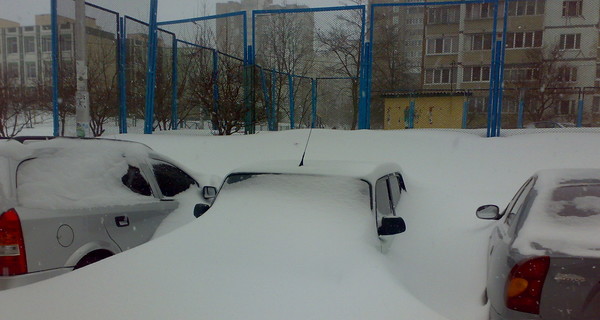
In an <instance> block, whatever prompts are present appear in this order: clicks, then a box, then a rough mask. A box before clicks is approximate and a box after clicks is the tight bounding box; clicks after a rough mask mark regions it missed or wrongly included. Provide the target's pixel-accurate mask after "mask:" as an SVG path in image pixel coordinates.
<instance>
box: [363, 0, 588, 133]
mask: <svg viewBox="0 0 600 320" xmlns="http://www.w3.org/2000/svg"><path fill="white" fill-rule="evenodd" d="M399 1H401V2H413V1H410V0H405V1H402V0H399ZM419 2H423V1H419ZM426 2H432V1H426ZM388 3H389V1H388ZM417 8H420V9H422V11H421V12H422V15H421V17H422V19H421V20H419V21H418V22H421V23H422V24H421V25H420V28H421V29H422V43H421V44H422V46H421V47H420V48H419V49H421V52H422V56H421V63H420V64H419V65H420V67H421V74H422V78H421V81H420V83H419V87H420V88H421V89H423V90H443V91H453V90H469V91H472V92H474V95H473V97H472V98H471V99H470V104H471V106H470V109H471V110H472V111H473V112H479V113H485V112H487V105H488V101H487V93H486V90H488V89H489V80H490V65H491V62H492V56H491V54H492V48H493V46H494V45H495V43H496V41H497V40H500V39H501V38H500V36H501V31H502V28H503V24H502V20H503V17H504V1H500V3H499V8H500V10H499V15H498V24H497V32H498V33H497V34H493V29H494V25H493V14H494V10H493V4H492V3H469V4H465V3H460V4H459V3H457V4H456V5H452V4H447V5H431V6H419V7H412V6H410V7H406V6H402V7H393V9H391V10H389V9H388V10H386V11H387V12H388V17H385V18H382V19H379V21H377V20H376V21H375V23H376V25H377V24H378V23H379V24H381V25H400V26H401V28H402V29H403V30H411V29H412V28H415V27H416V26H415V25H412V24H411V22H413V21H414V20H412V19H410V18H407V19H402V17H403V15H404V16H406V17H408V16H409V12H416V9H417ZM395 12H398V13H397V14H394V13H395ZM376 19H377V16H376ZM415 23H416V21H415ZM599 25H600V2H598V1H590V0H520V1H510V2H509V6H508V25H507V38H506V43H505V48H506V56H505V69H504V72H505V73H504V80H505V81H504V87H505V89H506V90H505V96H506V97H508V98H507V99H505V101H504V103H503V109H502V110H503V113H506V114H515V113H517V108H518V99H517V98H515V97H516V96H519V95H526V94H527V91H526V89H525V88H527V87H529V86H532V88H527V89H533V90H535V89H537V90H544V89H545V88H535V86H536V85H538V86H540V87H543V86H548V87H564V88H567V87H569V88H571V87H576V88H584V87H588V88H591V87H596V86H598V84H600V81H599V80H600V70H599V68H598V66H600V64H599V63H600V55H599V52H598V51H599V49H598V45H599ZM405 34H410V31H408V32H406V33H405ZM405 37H406V36H405ZM374 40H375V41H374V46H377V45H378V43H377V41H376V40H377V38H375V39H374ZM407 40H408V41H407ZM398 42H405V43H406V45H405V48H404V49H403V53H404V56H405V58H406V60H407V61H415V62H416V61H417V59H415V58H414V57H413V55H414V54H412V53H411V51H414V52H415V54H416V52H417V51H418V49H417V48H415V45H416V44H417V43H418V42H417V37H415V38H414V41H410V40H409V38H401V39H399V40H398ZM409 44H410V45H409ZM374 58H377V57H376V56H375V57H374ZM410 59H414V60H410ZM376 63H377V62H376V61H375V64H376ZM551 64H553V66H552V67H553V68H556V69H557V70H560V72H558V73H557V74H556V75H553V77H554V78H555V80H554V81H546V83H545V84H544V85H540V83H539V81H538V82H537V83H536V81H535V79H536V78H539V72H541V71H540V69H543V68H540V66H544V67H550V65H551ZM398 89H402V88H398ZM513 91H515V92H513ZM516 91H520V92H516ZM530 91H531V90H530ZM596 93H600V92H598V91H596V92H594V90H585V91H584V90H583V89H581V90H579V89H577V90H564V92H563V93H561V94H560V97H558V98H556V101H554V102H553V104H554V105H553V106H552V110H550V111H549V112H547V114H552V115H553V116H555V117H558V118H561V119H564V120H565V121H573V115H574V114H576V113H577V111H578V110H577V108H578V107H579V102H580V101H584V107H585V110H584V118H585V119H584V121H588V122H594V121H596V120H595V119H599V118H600V117H599V116H600V115H599V114H598V112H599V111H600V97H599V95H598V94H596ZM557 96H558V95H557Z"/></svg>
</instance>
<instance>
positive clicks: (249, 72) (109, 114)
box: [0, 0, 600, 135]
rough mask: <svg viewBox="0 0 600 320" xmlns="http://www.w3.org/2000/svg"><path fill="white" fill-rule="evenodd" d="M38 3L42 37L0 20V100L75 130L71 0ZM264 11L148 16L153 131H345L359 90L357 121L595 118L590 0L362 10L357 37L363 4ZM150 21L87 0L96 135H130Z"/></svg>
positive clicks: (142, 108)
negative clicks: (163, 19)
mask: <svg viewBox="0 0 600 320" xmlns="http://www.w3.org/2000/svg"><path fill="white" fill-rule="evenodd" d="M51 3H52V4H55V5H56V25H55V27H56V29H55V31H56V33H55V34H54V35H53V33H52V31H53V30H52V29H53V27H52V19H51V18H52V16H50V15H44V14H41V15H38V16H36V17H35V19H32V20H35V22H31V23H29V25H30V26H27V25H26V24H23V25H21V24H19V22H15V23H12V22H10V21H8V22H6V23H4V24H5V25H3V26H0V44H1V45H2V48H3V52H4V54H3V55H2V56H1V57H2V61H1V64H0V75H1V77H0V78H1V79H0V80H1V83H0V87H2V91H1V92H0V94H2V95H3V97H4V98H3V99H2V101H4V102H5V104H6V101H10V103H11V104H12V106H16V105H23V106H25V105H29V106H33V105H35V108H37V109H39V110H41V109H45V110H48V111H50V110H52V111H54V109H53V107H57V109H56V123H58V126H57V130H58V134H61V135H62V134H66V135H74V134H75V131H74V130H75V129H74V127H75V125H74V114H75V91H76V90H75V89H76V79H75V61H74V59H75V57H74V56H75V47H76V43H75V31H74V21H75V9H74V1H73V0H52V1H51ZM496 7H497V8H498V10H497V11H496V10H495V9H496ZM270 8H271V9H269V10H255V11H253V12H252V14H251V16H248V15H247V14H246V13H245V12H236V13H232V14H224V15H218V16H211V17H200V18H194V19H186V20H179V21H172V22H168V23H159V28H160V29H161V30H159V31H158V41H157V43H156V47H157V55H156V74H155V79H156V86H155V87H153V89H154V91H153V93H154V101H153V102H154V111H153V114H152V116H153V117H152V121H153V126H152V127H153V128H154V129H155V130H164V129H171V128H174V127H197V128H198V127H204V128H206V127H207V125H206V124H207V122H210V124H209V125H208V127H210V128H212V129H215V131H219V132H228V133H231V132H233V131H236V130H244V129H245V130H246V132H248V133H251V132H253V129H252V128H251V127H254V126H257V128H258V130H275V129H287V128H304V127H309V126H312V125H315V126H319V127H324V128H334V127H335V128H344V129H346V128H347V129H353V128H356V127H357V122H359V123H362V122H361V120H360V119H357V118H358V114H359V112H360V111H359V110H361V109H360V108H361V107H362V106H363V105H362V104H360V103H359V100H360V96H361V94H362V95H365V96H370V97H371V101H370V107H371V108H370V110H367V116H368V117H370V120H371V121H370V126H371V128H385V129H406V128H484V127H486V126H487V127H488V128H490V125H491V123H493V126H497V128H498V129H499V128H502V129H516V130H512V131H513V132H519V130H526V132H532V131H536V130H538V129H539V130H547V129H548V128H547V127H548V126H553V127H571V126H575V127H576V128H583V127H598V126H599V125H600V123H599V122H600V90H599V89H598V88H599V87H600V72H598V69H599V65H600V62H599V61H600V57H599V56H598V50H597V48H598V46H599V43H598V41H599V38H600V37H599V36H598V35H599V33H598V29H597V24H598V23H600V3H598V2H597V1H589V2H588V1H549V0H506V2H505V1H503V0H500V1H496V0H470V1H460V0H457V1H444V2H435V3H434V2H425V3H414V2H413V1H399V2H395V1H394V2H390V3H381V2H377V1H376V2H374V3H372V4H371V5H370V7H369V8H370V9H371V10H370V11H369V17H368V18H369V21H370V22H371V23H372V25H371V28H369V30H368V31H370V33H369V34H370V36H368V37H365V33H364V30H365V24H364V22H365V7H364V6H348V7H333V8H305V7H302V6H297V5H287V6H285V7H284V6H278V5H273V6H271V7H270ZM505 12H506V13H507V16H506V17H505V14H504V13H505ZM149 13H150V8H149V3H148V2H147V1H145V0H135V1H127V2H123V1H116V0H96V1H93V3H88V4H87V6H86V16H87V19H86V30H87V36H88V40H87V43H86V46H87V51H88V78H89V83H88V88H89V94H90V111H91V118H92V119H91V120H92V121H91V123H90V127H91V129H92V131H93V133H94V134H100V133H102V132H104V133H114V132H117V131H118V130H121V131H124V130H123V128H128V132H142V131H143V130H144V119H145V118H146V117H148V115H147V114H146V112H147V110H146V94H147V90H148V89H149V88H147V84H146V77H147V74H148V71H149V69H148V67H149V65H148V40H149V34H150V30H149V26H148V24H147V23H146V22H144V20H145V19H146V18H147V17H148V16H149ZM496 13H497V15H496ZM125 14H127V15H128V16H125ZM120 17H123V18H122V19H123V20H122V21H123V22H122V24H121V25H119V19H120ZM249 17H250V18H251V19H248V18H249ZM4 18H5V19H6V17H4ZM505 18H506V22H507V23H506V24H505V23H504V19H505ZM494 21H496V24H494ZM248 26H251V27H252V28H251V29H250V30H251V31H247V27H248ZM120 28H121V29H124V30H120ZM119 31H121V32H123V31H124V32H123V35H124V36H123V37H119V34H120V32H119ZM365 40H367V41H370V46H371V48H372V52H371V51H363V46H364V44H365ZM499 41H501V42H499ZM247 44H251V45H252V50H247V47H246V45H247ZM498 45H499V46H498ZM499 52H500V53H503V55H499V54H498V53H499ZM53 53H54V54H55V59H53ZM363 53H365V54H366V55H364V54H363ZM365 56H368V59H365ZM495 65H499V66H501V68H499V69H498V71H495V70H496V69H495V68H494V66H495ZM53 67H54V68H55V69H56V74H54V75H53V74H52V73H51V70H52V69H53ZM120 72H121V73H120ZM500 74H501V75H502V77H500V76H499V75H500ZM51 78H55V79H56V80H55V81H56V85H55V86H54V88H51V87H50V86H49V83H50V80H52V79H51ZM500 79H502V81H500ZM119 80H121V82H119ZM365 83H368V86H367V87H368V88H371V91H370V92H368V91H360V90H362V89H361V87H365V86H364V85H365ZM494 88H498V92H502V95H495V94H493V93H494V92H495V91H494V90H495V89H494ZM53 90H56V91H57V92H56V97H55V98H56V99H55V100H54V101H55V104H52V103H50V97H51V94H54V92H53ZM365 92H366V93H367V94H365ZM361 103H362V102H361ZM11 108H12V107H11ZM33 108H34V107H32V108H29V110H32V109H33ZM5 109H7V107H5ZM119 110H120V111H121V112H119ZM363 110H364V109H363ZM232 111H235V112H232ZM42 113H43V112H42ZM226 114H230V115H231V114H235V117H236V119H235V120H234V119H230V118H227V117H226V116H225V115H226ZM123 118H127V121H126V122H125V121H122V120H123ZM0 120H2V119H0ZM249 125H251V127H249ZM119 126H121V128H119ZM532 129H535V130H532ZM573 130H575V129H573ZM581 130H584V129H581ZM523 132H525V131H523Z"/></svg>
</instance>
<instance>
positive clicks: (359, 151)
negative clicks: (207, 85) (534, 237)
mask: <svg viewBox="0 0 600 320" xmlns="http://www.w3.org/2000/svg"><path fill="white" fill-rule="evenodd" d="M181 133H182V134H185V132H181ZM307 136H308V130H296V131H287V132H277V133H260V134H257V135H253V136H233V137H211V136H209V137H206V136H185V135H181V136H178V135H173V134H169V135H161V134H154V135H124V136H117V137H118V138H120V139H129V140H135V141H140V142H143V143H145V144H147V145H149V146H150V147H152V148H153V149H154V150H156V151H158V152H161V153H164V154H166V155H169V156H171V157H172V158H174V159H176V160H178V161H179V162H180V163H182V164H184V165H186V166H187V167H189V168H191V169H192V170H194V171H197V172H201V173H211V174H216V175H218V176H221V177H223V176H224V175H226V174H227V173H228V172H229V171H230V170H232V169H234V168H236V167H239V166H242V165H245V164H248V163H251V162H254V161H260V160H267V159H268V160H285V159H298V161H299V160H300V156H301V154H302V151H303V150H304V145H305V141H306V137H307ZM599 138H600V135H599V134H597V133H538V134H524V135H515V136H510V137H503V138H482V137H480V136H478V135H474V134H471V133H469V132H465V131H420V130H412V131H352V132H350V131H335V130H315V131H313V133H312V138H311V141H310V144H309V146H308V151H307V155H306V160H305V161H311V160H316V159H323V160H336V159H339V160H365V161H383V162H389V161H392V162H397V163H398V164H399V165H400V166H401V167H402V170H403V173H404V178H405V182H406V186H407V189H408V192H407V193H406V194H404V196H403V198H402V200H401V202H400V203H401V204H400V212H401V215H402V216H403V217H404V219H405V220H406V224H407V231H406V232H405V233H404V234H401V235H399V236H398V237H397V238H396V240H395V242H394V243H393V245H392V248H391V250H390V252H389V253H388V254H387V255H386V256H385V260H386V261H388V262H389V263H388V268H387V269H386V270H379V269H374V268H373V266H376V264H371V263H370V262H369V261H371V260H369V261H366V262H364V263H362V264H361V268H362V269H358V270H359V271H360V270H368V271H369V272H368V273H367V274H364V273H362V272H356V273H355V274H351V276H352V277H353V279H354V280H352V281H351V284H353V286H350V287H352V288H355V287H357V286H359V285H360V286H361V287H362V288H364V291H362V290H361V291H349V292H346V293H345V294H344V295H341V296H337V297H323V296H322V295H321V294H318V293H317V294H315V293H314V292H305V291H303V290H302V286H303V281H301V280H302V279H301V278H296V277H295V276H294V274H293V273H284V272H281V271H280V270H278V269H277V268H275V267H274V266H276V265H277V261H272V260H270V258H269V255H264V256H260V257H254V256H244V257H243V259H242V258H241V257H239V256H237V257H236V256H232V255H227V254H224V253H223V252H221V251H220V250H219V248H220V247H235V244H236V243H235V242H233V241H236V240H239V239H237V238H236V237H235V236H234V235H233V234H232V236H231V237H229V238H228V237H224V238H220V239H219V241H215V242H214V243H211V246H210V248H211V250H209V251H210V252H201V251H199V250H197V249H196V248H197V247H198V246H197V245H195V244H196V243H197V242H198V241H200V240H201V239H205V240H207V239H210V237H208V238H207V237H206V236H199V235H198V234H197V232H196V231H197V230H203V229H202V223H203V221H209V220H203V219H204V218H207V219H211V220H212V221H213V223H217V224H218V223H220V222H214V221H217V220H218V215H210V214H207V216H206V217H204V216H203V217H202V218H201V219H198V220H193V221H192V223H190V224H188V225H186V226H185V227H182V228H180V229H177V230H175V231H173V232H171V233H169V234H167V235H165V236H163V237H159V238H158V239H156V240H153V241H152V242H150V243H148V244H145V245H143V246H141V247H138V248H135V249H132V250H130V251H127V252H125V253H123V254H120V255H117V256H115V257H113V258H111V259H108V260H107V261H103V262H101V263H98V264H96V265H92V266H90V267H87V268H84V269H82V270H79V271H76V272H72V273H70V274H67V275H64V276H61V277H57V278H54V279H51V280H48V281H44V282H41V283H37V284H33V285H30V286H26V287H22V288H17V289H12V290H8V291H4V292H0V308H1V309H2V318H6V319H42V318H43V319H76V318H83V317H86V318H87V319H166V318H169V319H196V318H212V319H239V318H242V319H249V318H256V319H275V318H282V317H285V318H297V319H303V318H314V319H319V318H327V319H331V318H338V319H350V318H354V319H365V318H384V319H388V318H392V314H393V315H394V316H393V318H401V319H402V318H405V319H438V318H439V319H444V318H447V319H457V320H459V319H460V320H462V319H485V318H486V312H487V309H486V306H484V305H483V304H482V293H483V290H484V287H485V281H484V278H485V256H486V246H487V239H488V236H489V232H490V230H491V225H492V223H491V222H488V221H483V220H478V219H476V218H475V209H476V208H477V207H478V206H479V205H482V204H488V203H493V204H498V205H499V206H500V207H504V206H505V205H506V204H507V203H508V201H509V200H510V198H511V197H512V195H513V194H514V193H515V192H516V191H517V189H518V188H519V186H520V185H521V184H522V183H523V182H524V181H525V180H526V179H527V178H528V177H529V176H530V175H531V174H532V173H533V172H534V171H537V170H539V169H545V168H562V167H575V168H585V167H592V168H593V167H598V159H599V156H600V139H599ZM232 202H235V201H232ZM191 205H193V204H191V203H184V205H182V206H181V207H182V208H186V207H187V208H189V207H190V206H191ZM209 213H210V211H209ZM178 214H181V215H186V214H187V213H186V212H179V213H178ZM174 217H175V216H174ZM186 217H189V215H186ZM250 222H251V220H248V223H250ZM207 223H208V222H207ZM249 227H252V225H251V224H250V225H249ZM224 228H225V226H224ZM218 231H219V230H212V231H211V232H214V233H212V234H213V235H215V236H217V235H218V234H219V232H218ZM208 234H209V235H210V234H211V233H208ZM227 239H231V241H232V242H233V243H229V242H227V241H228V240H227ZM273 241H274V240H273ZM268 243H269V241H266V242H265V244H268ZM244 246H247V244H245V245H244ZM207 247H208V246H204V248H207ZM161 250H162V251H161ZM165 250H168V251H170V252H174V253H176V255H175V256H181V257H182V259H181V261H166V262H165V261H163V257H161V256H157V255H153V252H165ZM170 256H174V255H173V254H171V255H170ZM208 257H211V258H213V259H223V264H221V265H219V264H216V265H214V266H220V267H219V268H214V269H211V270H198V268H199V266H200V265H203V266H204V265H205V264H203V261H204V260H203V259H207V258H208ZM305 258H306V259H308V260H309V261H308V262H307V263H311V261H310V258H311V257H305ZM365 258H366V259H373V260H376V259H382V257H381V254H380V253H379V254H378V255H372V256H369V257H365ZM236 263H238V264H239V263H246V264H247V265H248V267H249V268H258V267H260V266H261V265H263V266H266V267H267V268H268V270H271V271H272V276H273V277H280V278H279V280H281V281H282V282H289V284H291V285H290V286H289V288H293V289H290V290H288V291H282V292H281V295H282V296H281V297H280V300H274V301H271V303H269V302H268V301H263V300H261V293H263V294H264V292H262V291H261V290H258V291H257V294H256V295H254V296H240V295H236V294H235V293H231V292H227V288H228V284H231V285H234V284H235V285H239V282H240V281H246V282H247V283H248V284H253V285H256V286H257V287H258V288H260V285H261V280H263V281H266V280H270V279H264V278H263V279H261V278H257V279H246V278H244V277H240V276H239V275H238V273H236V272H239V270H240V269H239V267H237V268H236V266H235V264H236ZM312 263H316V261H312ZM123 266H127V269H125V268H123ZM385 273H391V274H392V276H393V278H394V279H396V280H397V281H396V282H393V283H386V284H385V286H386V287H385V288H377V287H375V288H374V287H369V285H370V284H372V283H380V282H377V281H380V280H381V279H380V278H382V276H381V275H382V274H385ZM286 275H288V277H287V278H286V277H285V276H286ZM371 276H372V277H373V279H374V280H373V281H370V280H369V277H371ZM203 285H204V286H207V287H209V288H218V289H219V290H215V291H214V292H212V293H211V292H204V291H202V289H203ZM327 288H328V287H326V286H324V287H323V290H325V291H324V292H325V293H327V292H328V291H327V290H329V289H327ZM228 294H230V296H231V297H232V298H230V299H228V298H227V297H228ZM378 294H380V295H381V296H380V297H379V298H380V299H379V300H378V301H379V302H380V303H377V304H372V305H371V306H366V305H365V304H362V303H361V300H362V301H365V300H367V301H368V299H372V297H373V295H378ZM285 297H287V298H293V299H294V302H296V303H297V309H292V310H289V307H290V305H289V302H290V301H289V300H286V299H285ZM263 298H264V296H263ZM318 298H321V299H323V298H325V299H331V305H332V306H334V307H335V306H340V305H343V304H344V303H345V304H347V306H348V309H347V310H340V309H336V308H329V309H328V308H326V307H325V306H327V305H328V302H329V301H322V300H319V299H318ZM266 306H268V309H265V308H266ZM311 311H312V312H314V313H310V312H311ZM390 311H394V312H390ZM238 312H243V313H238Z"/></svg>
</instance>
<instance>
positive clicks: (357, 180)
mask: <svg viewBox="0 0 600 320" xmlns="http://www.w3.org/2000/svg"><path fill="white" fill-rule="evenodd" d="M245 188H247V189H248V190H253V191H254V190H258V191H261V190H265V191H268V193H272V196H269V195H268V194H266V198H271V197H276V198H277V197H284V198H286V197H289V198H290V203H295V202H294V200H295V198H300V199H303V200H302V201H300V202H298V204H300V203H303V204H304V206H306V205H308V206H309V207H307V208H305V209H306V211H308V212H317V214H318V215H319V216H321V217H322V216H324V215H326V214H327V213H326V212H327V210H326V208H328V206H331V205H334V206H335V205H342V206H343V205H348V204H349V203H354V204H355V205H356V207H355V208H353V209H358V208H361V207H363V209H364V208H368V209H369V210H368V211H370V212H371V216H372V218H373V220H372V221H373V231H374V232H373V233H374V234H377V235H378V236H379V239H380V240H382V241H383V242H384V243H385V242H389V241H386V240H389V239H391V238H390V237H388V236H393V235H396V234H398V233H402V232H404V231H405V230H406V226H405V223H404V220H403V219H402V218H401V217H400V216H398V212H397V207H398V203H399V201H400V196H401V194H402V191H406V186H405V184H404V179H403V177H402V173H401V170H400V167H399V166H398V165H397V164H393V163H367V162H349V161H322V160H321V161H318V160H317V161H309V163H308V164H306V165H304V164H301V165H298V164H297V163H296V162H293V161H270V162H263V163H258V164H255V165H250V166H247V167H242V168H239V169H237V170H235V171H233V172H232V173H230V174H229V175H227V177H226V178H225V180H224V182H223V186H222V192H225V193H230V192H240V191H238V190H241V192H243V191H244V190H245ZM215 191H216V190H215ZM307 195H312V196H310V197H307ZM323 195H325V196H326V198H327V200H328V201H327V202H328V203H326V204H323V205H325V207H323V208H321V207H320V206H319V205H311V203H312V202H313V199H318V198H319V197H321V196H323ZM220 197H225V195H220ZM229 197H231V196H228V198H229ZM258 199H260V201H261V202H262V201H264V200H263V199H261V198H258ZM258 199H257V200H258ZM224 201H225V200H224ZM227 201H230V200H227ZM286 202H287V201H286ZM251 205H252V204H250V203H248V204H246V205H245V206H251ZM195 211H196V212H194V215H195V216H197V217H199V216H201V215H202V213H204V212H205V211H206V206H205V204H199V205H198V206H197V207H196V208H195ZM267 211H271V210H267ZM278 214H279V213H278ZM340 218H341V217H340ZM301 219H307V220H308V221H314V222H316V223H318V222H319V220H320V219H319V217H316V218H315V219H309V217H301ZM385 247H386V246H383V247H382V248H384V250H385Z"/></svg>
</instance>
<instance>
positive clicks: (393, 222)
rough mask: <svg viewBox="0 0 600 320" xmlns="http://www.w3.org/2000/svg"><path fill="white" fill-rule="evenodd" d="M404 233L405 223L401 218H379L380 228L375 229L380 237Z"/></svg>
mask: <svg viewBox="0 0 600 320" xmlns="http://www.w3.org/2000/svg"><path fill="white" fill-rule="evenodd" d="M404 231H406V223H405V222H404V219H402V218H401V217H384V218H381V226H380V227H379V228H378V229H377V233H378V234H379V235H380V236H391V235H394V234H398V233H402V232H404Z"/></svg>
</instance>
